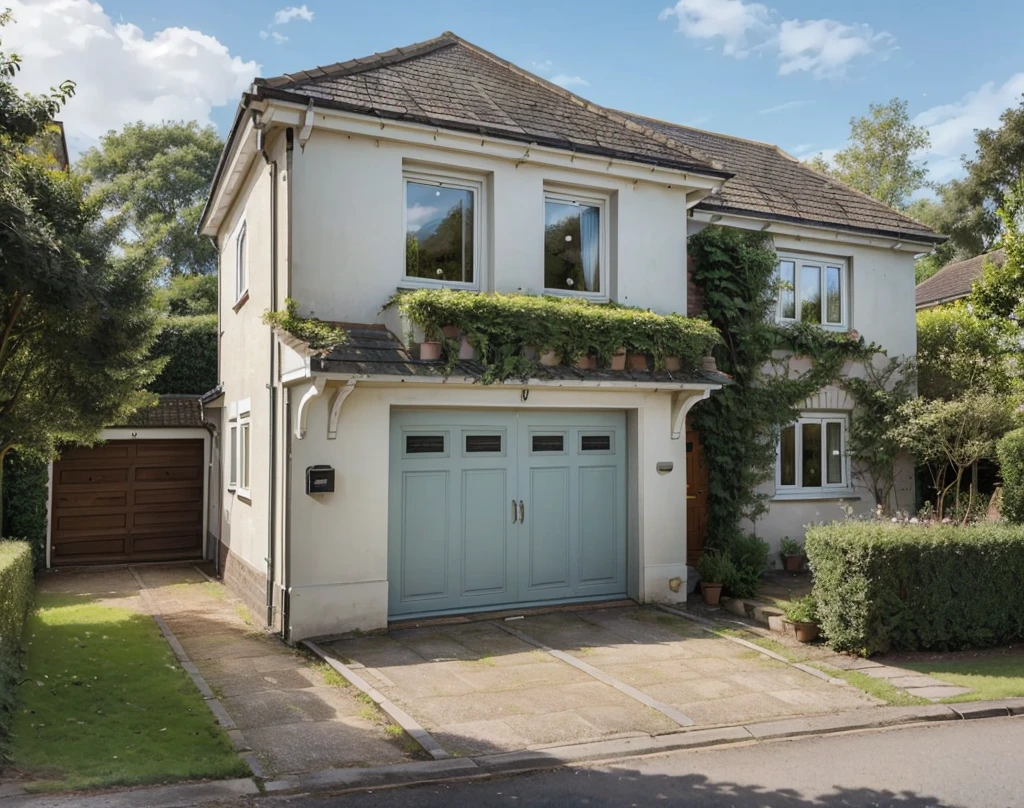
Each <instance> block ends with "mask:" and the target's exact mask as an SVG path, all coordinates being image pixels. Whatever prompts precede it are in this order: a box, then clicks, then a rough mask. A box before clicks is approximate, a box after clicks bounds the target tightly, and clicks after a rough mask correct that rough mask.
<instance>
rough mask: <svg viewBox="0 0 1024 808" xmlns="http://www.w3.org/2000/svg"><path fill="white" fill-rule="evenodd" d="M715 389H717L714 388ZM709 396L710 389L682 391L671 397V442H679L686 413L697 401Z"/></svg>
mask: <svg viewBox="0 0 1024 808" xmlns="http://www.w3.org/2000/svg"><path fill="white" fill-rule="evenodd" d="M716 389H717V388H716ZM710 396H711V388H707V389H704V390H684V391H680V392H678V393H673V395H672V434H671V438H672V440H679V438H680V436H682V434H683V426H684V424H685V423H686V413H688V412H689V411H690V409H691V408H692V407H693V405H694V404H696V403H697V402H698V401H704V399H706V398H709V397H710Z"/></svg>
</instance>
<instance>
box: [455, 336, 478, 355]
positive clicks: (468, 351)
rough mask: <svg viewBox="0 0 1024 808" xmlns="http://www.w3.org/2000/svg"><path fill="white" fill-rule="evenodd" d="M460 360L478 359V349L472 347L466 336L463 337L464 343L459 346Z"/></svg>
mask: <svg viewBox="0 0 1024 808" xmlns="http://www.w3.org/2000/svg"><path fill="white" fill-rule="evenodd" d="M459 359H476V348H474V347H473V346H472V345H470V343H469V340H468V339H466V337H465V335H463V337H462V342H461V343H460V344H459Z"/></svg>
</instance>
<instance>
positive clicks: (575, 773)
mask: <svg viewBox="0 0 1024 808" xmlns="http://www.w3.org/2000/svg"><path fill="white" fill-rule="evenodd" d="M260 804H262V805H275V806H284V805H287V806H289V807H290V808H334V806H338V807H339V808H462V806H465V807H466V808H510V807H511V806H529V807H530V808H535V807H536V808H546V807H547V806H551V808H554V806H558V808H563V806H564V807H566V808H568V807H570V806H586V807H587V808H601V807H602V806H616V808H619V807H620V806H629V807H631V806H637V808H646V806H661V805H665V806H668V805H679V806H694V807H695V808H726V806H728V808H847V806H849V808H854V807H856V808H869V807H873V806H879V807H881V806H899V808H1021V807H1022V806H1024V717H1018V718H996V719H984V720H974V721H960V722H956V723H953V722H942V723H938V724H934V725H931V726H924V727H911V728H905V729H894V730H888V731H883V732H865V733H856V734H850V735H833V736H825V737H820V738H806V739H800V740H793V741H782V742H776V743H770V744H757V745H747V746H738V747H732V748H728V749H707V750H701V751H690V752H675V753H671V754H666V755H659V756H657V757H647V758H642V759H635V760H629V761H624V762H620V763H613V764H601V765H596V766H588V767H580V768H570V769H558V770H553V771H547V772H543V773H539V774H527V775H519V776H516V777H509V778H504V779H492V780H481V781H474V782H463V783H453V784H449V785H431V786H420V787H412V788H396V789H383V790H379V791H376V792H371V793H360V794H354V793H350V794H343V795H337V796H333V797H326V796H309V797H292V798H278V799H269V800H268V799H266V798H264V799H263V800H261V801H260Z"/></svg>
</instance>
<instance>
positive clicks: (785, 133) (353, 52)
mask: <svg viewBox="0 0 1024 808" xmlns="http://www.w3.org/2000/svg"><path fill="white" fill-rule="evenodd" d="M56 2H57V0H14V3H13V5H14V7H15V16H16V17H17V18H18V19H19V21H21V22H20V23H19V25H18V26H15V29H18V28H20V29H22V30H21V31H16V30H15V29H12V32H5V36H4V40H5V46H11V42H10V40H11V39H12V38H13V39H14V40H15V41H14V43H13V46H14V47H17V48H18V49H19V50H20V51H22V52H23V55H24V56H25V58H26V70H25V73H26V74H27V76H26V81H27V82H28V84H29V86H30V88H33V89H34V88H35V87H34V86H33V82H35V84H39V82H42V81H44V80H47V81H50V82H51V83H52V81H54V80H55V77H56V76H57V75H59V73H58V72H54V71H60V70H63V71H64V72H65V73H70V74H71V75H70V77H71V78H78V77H79V74H81V76H82V78H81V79H80V85H81V95H84V96H85V97H86V98H85V99H84V100H83V99H82V98H81V95H80V99H78V100H76V101H75V102H74V104H76V105H77V104H79V103H81V104H82V106H85V104H86V103H89V104H90V107H91V108H90V110H89V111H88V112H86V111H85V110H82V111H78V110H69V112H68V116H67V117H68V119H69V122H71V123H72V124H73V123H74V122H75V117H76V116H80V117H81V119H82V123H81V125H80V126H78V127H76V131H75V132H73V133H72V134H73V136H74V137H75V138H77V140H76V143H78V145H79V147H83V146H85V145H88V143H89V142H91V141H94V140H95V137H96V136H97V134H98V132H99V131H102V130H103V128H109V127H117V126H119V125H120V124H121V123H123V122H124V120H127V119H130V118H132V117H143V118H150V117H154V116H157V117H161V116H162V117H181V116H183V115H184V116H189V117H193V116H194V117H199V118H207V119H209V120H212V121H213V122H214V123H215V124H217V125H218V126H219V127H220V128H221V130H222V131H224V129H225V128H226V126H227V124H228V123H229V121H230V118H231V115H232V112H233V110H234V106H235V103H236V101H237V95H238V91H239V89H240V88H241V87H244V85H245V83H246V81H247V76H248V77H251V75H252V74H254V73H255V72H257V70H258V72H259V74H261V75H268V76H269V75H276V74H279V73H282V72H288V71H294V70H300V69H303V68H308V67H312V66H316V65H323V64H329V63H332V62H335V61H342V60H345V59H349V58H352V57H355V56H362V55H366V54H369V53H372V52H375V51H381V50H387V49H389V48H391V47H394V46H396V45H404V44H409V43H412V42H417V41H420V40H423V39H427V38H430V37H432V36H436V35H437V34H438V33H440V32H441V31H444V30H452V31H454V32H455V33H457V34H459V35H461V36H462V37H464V38H466V39H468V40H470V41H472V42H474V43H476V44H478V45H480V46H482V47H484V48H487V49H488V50H491V51H493V52H494V53H496V54H498V55H500V56H502V57H504V58H507V59H509V60H511V61H513V62H515V63H517V64H519V65H520V66H522V67H524V68H527V69H530V70H534V71H536V72H539V73H541V74H542V75H544V76H546V77H547V78H549V79H553V80H557V81H558V82H559V83H563V84H564V85H565V86H568V87H569V88H570V89H572V90H573V91H574V92H577V93H579V94H580V95H582V96H584V97H586V98H589V99H592V100H594V101H596V102H598V103H601V104H605V105H609V106H613V107H618V108H621V109H627V110H630V111H633V112H639V113H643V114H647V115H651V116H653V117H657V118H662V119H666V120H670V121H674V122H679V123H685V124H690V125H693V126H697V127H700V128H706V129H711V130H714V131H719V132H725V133H728V134H733V135H738V136H742V137H749V138H753V139H757V140H764V141H769V142H772V143H777V144H778V145H780V146H781V147H782V148H784V149H786V150H787V151H789V152H791V153H796V154H798V155H800V156H803V155H807V154H811V153H814V152H816V151H819V150H826V153H828V150H833V149H835V148H837V147H839V146H841V145H842V144H843V141H844V139H845V137H846V134H847V132H848V121H849V118H850V116H851V115H859V114H862V113H864V112H865V111H866V110H867V106H868V104H869V103H871V102H880V101H885V100H887V99H889V98H891V97H893V96H899V97H901V98H904V99H906V100H907V101H908V102H909V104H910V110H911V114H912V115H915V116H920V117H919V118H918V120H919V122H921V123H926V124H928V125H929V126H930V127H932V133H933V141H934V144H933V150H932V153H931V154H929V155H923V156H922V158H923V159H924V158H927V159H928V161H929V164H930V165H931V167H932V168H933V170H934V173H935V175H936V178H937V179H944V178H947V177H948V176H951V175H954V174H955V173H957V170H958V169H957V166H958V162H959V160H958V158H959V154H960V153H961V152H962V151H964V150H966V149H968V148H969V147H970V144H971V142H972V137H971V132H972V130H973V129H974V128H975V127H977V126H990V125H993V124H995V123H996V119H997V118H998V114H999V112H1000V111H1001V110H1003V109H1005V108H1006V107H1007V106H1010V105H1012V104H1015V103H1019V99H1020V96H1021V93H1024V56H1022V55H1021V49H1020V44H1019V43H1020V36H1021V31H1024V4H1022V3H1020V2H1019V0H1018V2H1013V1H1012V0H990V2H984V3H962V2H958V3H953V2H946V1H945V0H942V1H940V2H933V3H928V4H925V3H915V2H906V0H903V1H902V2H901V0H888V2H882V1H881V0H862V1H861V2H848V1H845V0H844V1H843V2H839V1H838V0H835V1H834V2H829V3H823V2H820V0H819V1H818V2H813V1H812V0H782V1H781V2H779V3H777V4H775V5H771V6H769V5H767V4H760V3H756V2H747V0H679V2H678V3H676V4H675V5H671V4H670V3H669V2H668V1H667V0H639V1H635V0H634V1H632V2H619V3H615V2H607V1H606V0H592V2H590V3H588V4H586V5H583V4H580V3H579V2H561V1H560V0H549V2H537V1H536V0H527V1H526V2H519V3H493V2H484V1H483V0H481V2H474V3H467V2H455V1H454V0H436V1H435V2H431V3H423V2H407V1H406V0H393V1H392V2H390V3H387V4H370V3H365V2H359V3H356V2H319V1H318V0H311V1H309V2H306V3H305V4H304V5H303V4H298V5H292V4H290V3H288V2H280V0H278V2H268V1H267V0H255V2H251V1H250V2H241V1H240V0H216V2H214V1H212V0H205V2H199V1H198V0H177V2H174V3H168V2H166V0H162V2H153V1H152V0H100V6H101V8H100V6H89V5H88V4H87V3H86V2H85V0H66V2H65V3H64V5H63V6H62V7H61V12H60V13H61V15H63V17H62V18H63V21H64V23H65V24H67V25H68V28H67V31H66V32H65V33H64V34H63V35H61V32H60V25H61V24H60V23H57V22H56V18H55V17H54V16H53V15H54V14H55V13H56V12H55V8H56V6H55V3H56ZM69 3H70V6H71V11H70V12H69V11H68V4H69ZM97 9H99V10H97ZM69 13H70V15H71V16H72V18H73V19H72V22H73V23H74V24H73V25H72V24H71V23H68V20H67V18H68V15H69ZM76 15H77V16H78V17H79V18H75V17H76ZM275 19H276V22H275ZM26 21H27V24H26ZM103 26H106V27H107V29H109V30H110V31H112V32H113V33H112V35H109V36H107V35H103V36H101V35H100V34H104V32H103V31H100V33H99V34H97V35H96V42H95V43H93V45H95V48H94V50H91V49H90V48H91V46H90V45H89V44H88V43H87V44H86V45H80V42H78V40H80V39H81V37H82V36H83V34H82V33H81V32H82V31H86V32H88V31H94V30H98V29H100V28H102V27H103ZM75 32H77V33H75ZM84 36H86V38H88V34H85V35H84ZM41 38H45V39H48V40H50V41H49V42H47V43H45V44H46V47H44V46H43V43H41V42H39V40H40V39H41ZM33 45H38V47H37V48H33ZM117 47H121V48H122V49H123V50H124V53H123V54H116V53H112V49H115V48H117ZM54 50H57V51H58V53H57V55H54V53H53V51H54ZM27 51H31V52H27ZM108 57H109V58H111V59H112V60H113V64H112V65H111V68H110V70H109V72H106V73H105V72H104V70H105V69H106V68H105V67H104V66H103V65H102V64H97V59H101V60H102V59H106V58H108ZM115 57H116V58H115ZM33 59H34V60H35V66H36V67H37V70H36V72H35V73H34V74H33V73H32V72H31V71H32V68H33V67H34V65H33ZM168 76H174V77H177V78H178V79H179V81H178V85H179V86H178V87H177V88H174V87H170V86H169V82H168ZM119 93H120V94H121V96H120V100H118V98H119V96H118V94H119ZM108 107H110V109H108Z"/></svg>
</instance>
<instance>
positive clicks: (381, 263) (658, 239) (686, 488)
mask: <svg viewBox="0 0 1024 808" xmlns="http://www.w3.org/2000/svg"><path fill="white" fill-rule="evenodd" d="M709 223H717V224H720V225H727V226H731V227H739V228H751V229H756V230H768V231H769V232H771V233H772V234H774V238H775V243H776V246H777V248H778V250H779V258H780V263H779V269H780V273H781V275H782V277H783V279H784V280H785V281H786V283H787V287H786V288H787V290H788V291H787V292H786V293H784V294H783V295H782V296H781V299H780V301H779V306H778V316H779V318H780V319H782V320H799V319H803V320H805V321H807V320H809V321H812V322H814V323H817V324H819V325H820V326H821V327H822V328H832V329H841V330H849V329H857V330H859V331H860V333H862V334H863V335H864V336H865V337H866V338H867V339H869V340H874V341H876V342H879V343H881V344H882V345H884V346H885V347H887V348H888V349H889V351H890V353H891V354H893V355H912V354H913V353H914V352H915V332H914V322H913V319H914V318H913V316H912V313H913V305H914V304H913V299H914V298H913V295H914V254H915V253H917V252H921V251H923V250H925V249H927V247H928V245H929V244H931V243H933V242H934V241H935V240H936V238H937V237H936V236H935V235H934V234H933V233H932V232H931V231H929V230H928V229H927V228H925V227H924V226H922V225H920V224H918V223H916V222H914V221H912V220H909V219H907V218H905V217H903V216H901V215H899V214H897V213H895V212H893V211H891V210H889V209H888V208H886V207H884V206H882V205H880V204H878V203H877V202H874V201H873V200H870V199H868V198H867V197H864V196H862V195H860V194H858V193H856V192H854V191H852V190H850V189H848V188H845V187H843V186H841V185H838V184H835V183H832V182H830V181H829V180H827V179H826V178H824V177H822V176H820V175H818V174H815V173H814V172H812V171H810V170H809V169H807V168H806V167H805V166H803V165H801V164H800V163H799V162H797V161H796V160H794V159H792V158H790V157H788V156H787V155H785V154H783V153H782V152H781V151H779V150H778V149H776V148H775V147H773V146H768V145H764V144H760V143H753V142H749V141H745V140H739V139H735V138H729V137H726V136H722V135H714V134H710V133H706V132H701V131H697V130H694V129H689V128H685V127H680V126H675V125H672V124H667V123H662V122H659V121H654V120H649V119H646V118H643V117H640V116H636V115H631V114H627V113H623V112H617V111H614V110H610V109H606V108H603V107H600V106H597V105H595V104H592V103H589V102H587V101H584V100H583V99H581V98H579V97H577V96H576V95H574V94H573V93H571V92H569V91H566V90H564V89H562V88H560V87H557V86H554V85H552V84H550V83H548V82H546V81H544V80H543V79H541V78H539V77H537V76H534V75H532V74H530V73H528V72H526V71H524V70H522V69H520V68H518V67H515V66H514V65H511V64H509V63H508V62H506V61H504V60H502V59H500V58H498V57H496V56H494V55H492V54H490V53H487V52H485V51H483V50H481V49H479V48H477V47H475V46H473V45H471V44H469V43H467V42H465V41H463V40H461V39H459V38H458V37H456V36H454V35H452V34H444V35H442V36H440V37H438V38H437V39H434V40H431V41H428V42H424V43H420V44H416V45H412V46H409V47H405V48H399V49H395V50H393V51H389V52H387V53H383V54H378V55H375V56H370V57H367V58H363V59H356V60H353V61H350V62H345V63H340V64H336V65H332V66H329V67H324V68H317V69H314V70H310V71H306V72H301V73H295V74H289V75H284V76H280V77H277V78H272V79H257V80H256V81H255V82H254V83H253V84H252V86H251V87H250V89H249V91H248V92H246V93H245V94H244V96H243V99H242V102H241V105H240V106H239V109H238V112H237V115H236V117H235V120H234V124H233V126H232V129H231V133H230V136H229V138H228V142H227V145H226V148H225V151H224V154H223V156H222V159H221V162H220V165H219V167H218V170H217V174H216V178H215V181H214V183H213V187H212V190H211V194H210V199H209V202H208V205H207V208H206V210H205V212H204V215H203V218H202V222H201V231H202V232H203V233H204V234H206V235H209V236H211V237H212V238H214V239H215V240H216V242H217V246H218V249H219V252H220V311H219V317H220V351H219V374H220V379H221V385H220V387H219V388H218V390H217V391H216V393H215V394H214V395H212V396H210V397H208V399H207V408H206V415H207V418H213V419H214V420H215V419H216V417H217V413H218V411H219V416H220V420H219V426H218V435H217V441H216V444H217V451H216V453H215V457H214V461H213V462H214V465H215V467H216V469H217V475H215V476H219V479H218V480H216V481H215V483H214V484H213V485H211V491H212V493H211V496H212V497H214V499H215V502H214V503H213V504H212V506H211V507H212V509H213V510H214V512H215V514H216V516H215V518H213V519H211V520H210V531H211V534H212V538H213V539H214V540H215V541H216V542H217V543H218V546H219V548H220V558H221V563H222V566H223V568H224V574H225V577H226V579H227V581H228V582H229V584H231V585H232V586H233V587H234V588H235V589H236V591H238V592H239V593H241V594H242V596H243V597H244V598H245V600H246V601H247V602H248V603H249V604H250V605H251V606H252V607H253V608H255V609H258V610H260V611H261V612H265V613H266V615H267V619H268V623H269V624H271V625H274V626H276V627H277V628H279V629H281V630H282V631H283V632H284V633H285V635H286V636H287V637H289V638H290V639H292V640H297V639H301V638H302V637H308V636H312V635H318V634H330V633H337V632H343V631H347V630H352V629H375V628H381V627H384V626H386V625H387V623H388V620H389V619H395V618H408V617H422V616H431V615H439V614H449V613H457V612H460V611H461V612H466V611H477V610H483V609H495V608H518V607H522V606H529V605H539V604H556V603H567V602H575V601H583V600H592V599H610V598H621V597H629V598H633V599H634V600H637V601H640V602H654V601H665V602H677V601H683V600H684V599H685V597H686V578H687V547H688V543H689V545H690V546H691V547H696V546H699V544H700V542H701V541H702V539H701V537H700V536H699V535H697V534H698V533H699V532H700V531H703V530H707V529H712V530H713V527H714V526H707V525H706V524H705V522H706V520H702V519H701V518H700V514H701V509H702V507H706V505H703V504H702V500H703V497H704V496H705V494H706V491H705V490H704V487H706V483H703V482H702V478H701V476H700V462H699V457H698V453H699V436H698V435H695V434H693V433H692V432H691V433H688V432H687V429H686V424H685V421H686V415H687V412H688V411H689V410H690V408H691V407H693V406H699V402H701V401H702V400H703V399H705V398H706V397H708V396H709V395H714V391H715V390H716V389H717V388H719V387H720V386H721V385H722V384H724V383H728V380H727V379H725V378H724V377H722V376H720V375H718V374H716V373H713V372H709V373H702V372H697V373H690V374H678V373H677V374H672V373H666V372H654V371H637V370H633V371H630V370H624V371H587V370H578V369H575V368H560V369H558V371H557V372H553V373H548V374H544V375H543V377H538V378H531V379H527V380H525V381H516V382H505V383H501V384H492V385H482V384H479V383H477V380H476V379H474V378H472V376H471V374H467V373H461V372H455V373H451V374H450V375H446V374H445V373H443V372H442V371H441V370H440V369H438V368H437V367H436V366H435V365H432V364H431V363H429V362H422V361H419V360H417V359H416V358H415V356H416V355H415V353H414V352H410V350H409V346H407V345H405V344H404V341H406V339H407V338H406V335H405V333H404V328H403V326H402V324H401V323H400V322H399V321H398V318H397V315H396V314H395V313H394V312H385V313H381V308H382V306H383V304H384V303H385V302H386V301H387V300H388V298H389V297H390V296H391V295H393V294H394V293H395V291H396V289H401V288H419V287H451V288H456V289H463V290H471V291H475V292H480V293H486V292H491V291H498V292H522V293H527V294H535V295H541V294H548V295H556V296H565V297H570V298H571V297H577V296H578V297H583V298H586V299H590V300H596V301H617V302H619V303H623V304H629V305H634V306H640V307H643V308H645V309H650V310H652V311H654V312H658V313H665V314H667V313H672V312H676V313H683V314H685V313H687V312H690V313H691V314H693V313H696V312H698V311H699V308H700V306H699V298H698V297H697V296H696V295H695V290H693V289H692V288H690V287H689V283H688V271H687V237H688V235H690V234H692V233H694V232H696V231H697V230H699V229H700V228H702V227H704V226H707V225H708V224H709ZM552 228H556V229H557V232H558V233H559V239H563V240H565V241H566V242H572V241H575V242H576V244H577V245H578V249H575V250H571V251H566V250H564V249H561V248H560V246H559V245H560V242H559V244H554V243H553V241H552V240H551V239H550V238H548V239H546V233H549V232H551V231H552ZM563 234H564V236H563ZM556 252H557V253H558V254H557V255H556V254H555V253H556ZM288 298H291V299H294V300H296V301H298V304H299V313H300V314H303V315H314V316H315V317H317V318H319V319H322V320H325V321H330V322H333V323H338V324H343V325H344V327H345V328H346V329H347V330H348V332H349V341H348V342H347V343H346V344H345V345H343V346H342V347H341V348H339V349H337V350H335V351H333V352H331V353H330V354H328V355H326V356H323V355H318V354H313V353H310V352H309V351H304V350H303V349H302V346H301V345H296V344H295V343H294V341H291V340H289V339H287V338H285V337H283V336H282V335H281V334H278V333H275V332H273V331H272V330H271V329H270V328H269V327H268V326H267V325H265V324H264V322H263V315H264V312H266V311H268V310H281V309H283V308H284V307H285V301H286V299H288ZM815 303H816V305H815ZM851 406H852V404H851V402H849V401H848V400H847V399H846V398H845V397H844V396H843V395H842V394H841V393H840V392H839V391H838V390H833V389H826V390H823V391H822V392H821V394H820V395H818V396H816V397H815V398H814V400H813V401H809V402H808V403H807V408H806V409H807V411H806V412H805V414H804V416H803V417H802V418H801V419H800V421H799V422H798V423H797V424H794V425H792V426H791V427H788V428H787V429H786V430H784V431H783V433H782V436H781V444H780V452H779V457H780V463H779V472H778V478H777V480H776V481H775V483H774V485H773V486H772V489H773V490H772V492H771V493H772V494H773V497H774V501H773V507H772V511H771V513H770V514H769V515H768V517H767V518H766V519H765V520H764V521H763V522H760V523H759V524H758V530H759V533H761V534H762V535H764V536H765V537H766V538H768V539H774V540H777V539H778V538H779V537H781V536H782V535H786V534H790V535H794V534H797V533H799V532H800V527H801V526H802V525H803V524H805V523H807V522H809V521H813V520H815V519H818V518H824V517H825V516H831V515H833V514H835V515H838V514H839V511H838V509H837V502H838V501H839V500H840V499H841V498H844V497H845V498H847V499H852V500H853V501H856V499H855V498H856V496H857V491H856V489H855V486H854V485H853V483H852V481H851V474H850V469H849V468H848V467H847V462H846V459H845V455H844V448H843V447H844V438H845V429H846V425H847V423H848V417H849V409H850V407H851ZM324 467H326V468H324ZM688 475H689V478H690V479H689V480H688ZM702 486H704V487H702ZM331 488H333V490H331ZM867 504H868V505H869V506H873V503H867ZM829 509H831V510H829ZM688 530H689V533H690V534H691V535H690V536H688ZM691 560H692V557H691Z"/></svg>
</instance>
